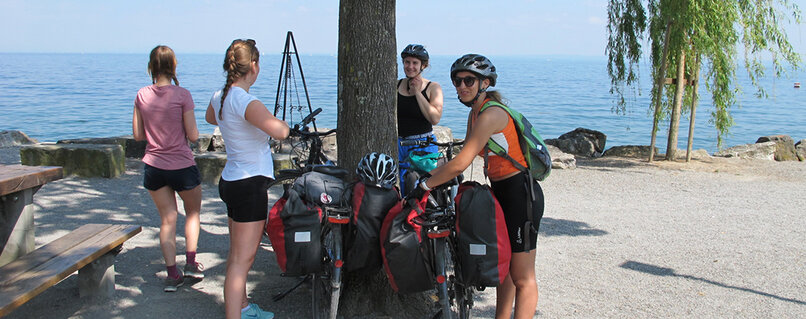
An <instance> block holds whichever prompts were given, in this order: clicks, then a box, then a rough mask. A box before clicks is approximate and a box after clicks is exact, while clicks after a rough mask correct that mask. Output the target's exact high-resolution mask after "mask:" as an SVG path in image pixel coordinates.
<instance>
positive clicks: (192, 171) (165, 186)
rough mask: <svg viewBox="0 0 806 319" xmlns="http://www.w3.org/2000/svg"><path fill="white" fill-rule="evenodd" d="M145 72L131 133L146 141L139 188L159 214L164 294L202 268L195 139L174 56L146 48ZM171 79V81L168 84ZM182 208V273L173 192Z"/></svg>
mask: <svg viewBox="0 0 806 319" xmlns="http://www.w3.org/2000/svg"><path fill="white" fill-rule="evenodd" d="M148 73H150V74H151V82H152V85H149V86H146V87H144V88H142V89H140V91H138V92H137V97H136V98H135V100H134V116H133V119H132V131H133V133H134V139H135V140H137V141H142V140H145V141H147V142H148V145H147V146H146V153H145V156H143V163H144V164H145V169H144V174H143V175H144V176H143V186H144V187H145V188H146V189H147V190H148V193H149V194H151V199H152V200H154V204H155V205H156V206H157V211H159V214H160V220H161V223H160V248H161V249H162V256H163V257H164V258H165V266H166V268H167V271H168V276H167V277H166V279H165V288H164V290H165V291H166V292H173V291H176V289H177V287H179V286H181V285H182V284H183V283H184V277H192V278H196V279H202V278H204V274H203V273H202V270H203V266H202V265H201V264H200V263H198V262H196V248H197V245H198V241H199V228H200V222H199V213H200V211H201V186H200V185H201V176H200V175H199V170H198V168H197V167H196V161H195V160H194V158H193V152H191V150H190V147H189V146H188V141H190V142H196V141H197V140H198V139H199V130H198V129H197V128H196V117H195V115H194V113H193V108H194V104H193V98H192V97H191V96H190V92H189V91H188V90H186V89H184V88H182V87H180V86H179V81H178V80H177V79H176V56H175V55H174V52H173V50H171V48H169V47H167V46H164V45H160V46H157V47H155V48H154V49H153V50H151V56H150V59H149V62H148ZM171 80H173V82H174V83H176V85H172V84H171ZM174 192H176V193H179V197H180V198H182V202H183V203H184V206H185V218H186V220H185V249H186V253H185V256H186V263H185V268H184V275H183V273H182V272H181V271H180V270H179V269H177V267H176V218H177V215H178V209H177V206H176V196H175V195H174Z"/></svg>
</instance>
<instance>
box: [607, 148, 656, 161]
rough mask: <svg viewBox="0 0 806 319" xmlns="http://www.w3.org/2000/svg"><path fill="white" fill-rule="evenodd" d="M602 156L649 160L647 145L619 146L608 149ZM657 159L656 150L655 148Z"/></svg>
mask: <svg viewBox="0 0 806 319" xmlns="http://www.w3.org/2000/svg"><path fill="white" fill-rule="evenodd" d="M602 156H618V157H631V158H647V159H648V158H649V145H619V146H613V147H611V148H608V149H607V150H606V151H605V152H604V154H603V155H602ZM655 156H656V157H658V148H657V147H656V148H655Z"/></svg>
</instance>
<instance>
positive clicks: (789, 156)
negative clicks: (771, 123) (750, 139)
mask: <svg viewBox="0 0 806 319" xmlns="http://www.w3.org/2000/svg"><path fill="white" fill-rule="evenodd" d="M764 142H775V160H776V161H779V162H782V161H797V160H798V154H797V152H796V151H795V141H794V140H792V137H790V136H789V135H770V136H762V137H759V138H758V140H756V143H764Z"/></svg>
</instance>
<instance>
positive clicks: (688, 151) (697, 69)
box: [686, 55, 700, 163]
mask: <svg viewBox="0 0 806 319" xmlns="http://www.w3.org/2000/svg"><path fill="white" fill-rule="evenodd" d="M693 81H694V87H693V89H694V91H692V93H691V120H690V122H689V125H688V145H687V146H686V163H688V162H691V148H692V144H693V143H694V117H695V116H696V115H697V99H698V97H697V89H698V88H699V86H700V56H699V55H697V58H696V59H695V60H694V77H693Z"/></svg>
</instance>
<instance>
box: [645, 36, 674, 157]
mask: <svg viewBox="0 0 806 319" xmlns="http://www.w3.org/2000/svg"><path fill="white" fill-rule="evenodd" d="M671 29H672V23H671V22H667V23H666V34H664V35H663V55H662V56H661V59H662V60H661V66H660V70H658V77H657V78H655V85H656V86H655V88H656V90H657V92H656V93H655V101H654V102H655V112H654V114H653V115H652V141H651V142H650V143H649V162H650V163H651V162H652V160H653V159H654V158H655V137H656V136H657V135H658V118H660V104H661V101H662V100H663V97H662V95H663V81H664V79H665V78H666V60H667V56H668V55H669V33H670V32H671Z"/></svg>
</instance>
